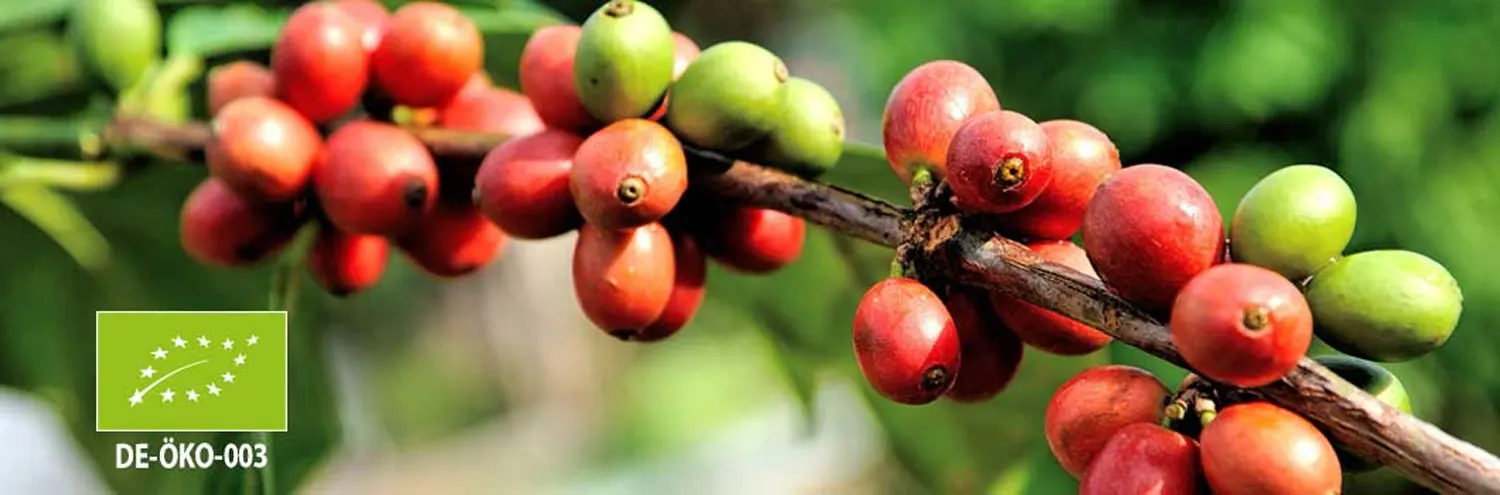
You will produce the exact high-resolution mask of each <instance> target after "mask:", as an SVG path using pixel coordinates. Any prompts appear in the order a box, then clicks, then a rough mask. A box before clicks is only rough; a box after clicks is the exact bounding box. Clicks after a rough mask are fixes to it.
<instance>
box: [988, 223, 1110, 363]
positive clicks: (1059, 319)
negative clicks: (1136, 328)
mask: <svg viewBox="0 0 1500 495" xmlns="http://www.w3.org/2000/svg"><path fill="white" fill-rule="evenodd" d="M1027 247H1029V248H1031V250H1032V251H1033V252H1035V253H1036V254H1037V255H1038V256H1041V257H1042V259H1044V260H1046V261H1049V262H1052V263H1057V264H1060V265H1063V266H1066V267H1068V268H1071V269H1073V270H1076V271H1078V272H1079V273H1082V274H1083V275H1085V276H1088V277H1090V278H1095V279H1097V278H1098V275H1096V274H1095V273H1094V268H1093V266H1092V265H1089V259H1088V255H1087V254H1085V253H1084V252H1083V248H1081V247H1078V245H1077V244H1073V242H1072V241H1039V242H1033V243H1031V244H1028V245H1027ZM990 299H991V300H992V301H993V302H994V305H995V312H996V313H997V314H998V315H999V316H1000V321H1002V322H1004V323H1005V326H1006V327H1008V328H1010V329H1011V331H1013V332H1015V334H1016V336H1018V337H1020V338H1021V340H1022V341H1023V342H1026V343H1027V344H1029V345H1031V346H1032V347H1035V348H1037V349H1040V350H1043V351H1046V352H1050V353H1052V354H1058V355H1063V356H1081V355H1084V354H1088V353H1091V352H1094V351H1097V350H1099V349H1102V348H1104V346H1105V345H1108V344H1109V341H1110V336H1109V335H1107V334H1105V333H1104V332H1100V331H1098V330H1095V329H1093V328H1090V327H1089V326H1088V325H1084V324H1082V323H1079V322H1077V321H1074V320H1073V319H1072V318H1068V317H1066V316H1063V315H1060V314H1057V313H1056V312H1053V311H1052V310H1049V309H1046V308H1043V307H1041V306H1037V305H1035V304H1032V303H1030V302H1027V301H1026V300H1025V299H1021V298H1019V297H1015V296H1011V295H1007V294H1002V293H999V292H996V293H992V295H991V296H990Z"/></svg>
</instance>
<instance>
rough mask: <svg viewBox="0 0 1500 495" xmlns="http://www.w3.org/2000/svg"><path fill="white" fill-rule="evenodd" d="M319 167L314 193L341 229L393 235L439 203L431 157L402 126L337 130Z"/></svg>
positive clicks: (362, 123) (367, 123)
mask: <svg viewBox="0 0 1500 495" xmlns="http://www.w3.org/2000/svg"><path fill="white" fill-rule="evenodd" d="M319 162H320V163H319V165H318V166H317V167H316V168H315V169H314V171H313V185H314V189H316V190H317V192H318V199H319V200H321V202H322V206H323V213H324V214H326V215H327V216H328V219H329V220H331V221H332V222H333V224H334V225H336V226H338V227H339V228H340V229H343V230H347V231H349V232H354V233H358V234H375V235H397V234H400V233H401V232H402V231H404V230H406V229H407V228H408V227H410V226H411V225H412V224H413V223H415V222H416V221H417V219H419V218H421V217H422V215H423V214H425V213H427V211H429V210H431V209H432V206H433V204H435V203H436V202H437V191H438V175H437V166H436V165H434V164H433V161H432V155H431V154H430V153H428V151H427V148H426V147H425V146H423V145H422V142H421V141H418V140H417V138H416V137H415V136H412V135H411V133H410V132H407V131H406V130H405V129H402V128H400V127H396V126H394V125H390V124H384V123H379V122H371V121H359V122H354V123H350V124H347V125H345V126H343V127H340V128H339V129H338V130H337V131H334V133H333V135H332V136H329V137H328V143H327V146H325V147H324V149H323V154H322V156H320V157H319Z"/></svg>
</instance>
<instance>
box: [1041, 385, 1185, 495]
mask: <svg viewBox="0 0 1500 495" xmlns="http://www.w3.org/2000/svg"><path fill="white" fill-rule="evenodd" d="M1170 395H1171V393H1170V392H1169V391H1168V390H1167V387H1166V386H1165V385H1162V383H1161V381H1160V380H1157V379H1156V376H1155V375H1152V374H1151V373H1149V372H1147V371H1145V370H1142V369H1140V368H1135V367H1131V366H1123V365H1114V364H1112V365H1105V366H1095V367H1093V368H1089V369H1086V370H1084V371H1083V372H1082V373H1079V374H1077V375H1075V376H1074V377H1073V378H1071V379H1069V380H1068V381H1067V382H1066V383H1063V385H1062V386H1061V387H1058V389H1057V393H1055V394H1053V395H1052V401H1051V402H1050V403H1048V404H1047V415H1046V423H1045V433H1046V436H1047V446H1048V447H1049V448H1051V449H1052V455H1053V457H1056V458H1057V462H1058V464H1060V465H1062V467H1063V469H1065V470H1067V471H1068V473H1069V474H1072V475H1073V477H1075V478H1081V477H1082V476H1083V475H1084V473H1085V472H1086V471H1087V470H1088V467H1089V465H1090V464H1091V463H1092V462H1093V461H1094V458H1095V456H1097V455H1098V454H1099V451H1100V450H1102V449H1103V448H1104V444H1105V443H1107V442H1108V441H1109V439H1110V437H1113V436H1114V435H1115V433H1117V432H1119V431H1120V429H1121V428H1124V427H1125V426H1127V425H1130V424H1133V423H1155V422H1157V421H1158V420H1159V419H1160V418H1161V414H1162V409H1163V408H1164V407H1166V401H1167V398H1168V397H1169V396H1170Z"/></svg>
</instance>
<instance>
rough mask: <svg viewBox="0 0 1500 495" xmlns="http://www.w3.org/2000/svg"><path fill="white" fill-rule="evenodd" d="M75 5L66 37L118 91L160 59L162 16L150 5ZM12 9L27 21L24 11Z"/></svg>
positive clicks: (108, 0) (145, 0)
mask: <svg viewBox="0 0 1500 495" xmlns="http://www.w3.org/2000/svg"><path fill="white" fill-rule="evenodd" d="M62 5H68V4H62ZM72 5H73V12H72V16H71V17H69V18H68V23H67V24H68V34H67V36H68V41H69V42H70V43H71V44H72V47H73V52H74V53H75V54H76V55H77V56H78V60H79V61H81V62H83V64H84V66H85V67H87V68H88V69H89V71H90V72H92V73H93V74H94V76H95V77H98V78H99V79H101V80H103V81H104V82H105V83H107V84H109V86H110V87H112V88H114V89H115V90H116V91H123V90H125V89H127V88H129V87H131V86H132V85H134V84H135V83H136V82H137V80H138V79H140V78H141V76H142V75H144V74H145V73H146V71H148V70H150V69H151V67H152V66H153V65H155V64H156V62H157V61H158V60H160V59H161V44H162V41H161V38H162V35H161V31H162V29H161V13H160V12H158V11H157V10H156V5H154V4H153V3H152V2H151V1H149V0H81V1H77V2H74V3H72ZM9 7H11V8H8V9H6V10H8V11H11V12H17V13H19V14H20V15H21V16H22V19H25V16H26V14H27V12H28V11H27V10H25V7H19V4H17V3H10V4H9ZM16 8H20V9H21V10H19V11H17V10H14V9H16ZM44 8H45V7H44ZM44 11H45V10H44ZM33 12H35V10H33ZM56 70H62V69H56Z"/></svg>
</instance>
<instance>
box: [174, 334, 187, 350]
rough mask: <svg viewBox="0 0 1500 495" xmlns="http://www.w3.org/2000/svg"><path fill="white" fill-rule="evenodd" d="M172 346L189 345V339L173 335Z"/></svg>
mask: <svg viewBox="0 0 1500 495" xmlns="http://www.w3.org/2000/svg"><path fill="white" fill-rule="evenodd" d="M172 347H187V341H186V340H182V336H181V335H178V336H176V337H172Z"/></svg>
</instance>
